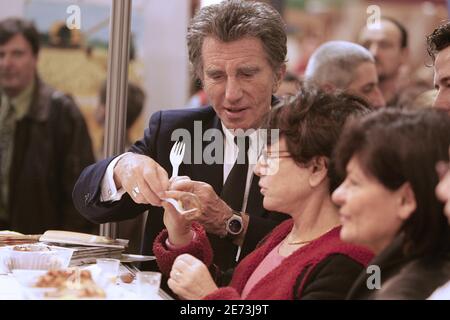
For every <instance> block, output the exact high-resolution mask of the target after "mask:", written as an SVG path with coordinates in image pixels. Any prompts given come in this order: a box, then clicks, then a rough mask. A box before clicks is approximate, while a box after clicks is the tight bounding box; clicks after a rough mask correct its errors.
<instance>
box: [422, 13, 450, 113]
mask: <svg viewBox="0 0 450 320" xmlns="http://www.w3.org/2000/svg"><path fill="white" fill-rule="evenodd" d="M427 43H428V53H429V54H430V56H431V58H432V59H433V63H434V87H435V88H436V90H437V91H438V93H437V96H436V99H435V100H434V104H433V106H434V107H436V108H440V109H443V110H446V111H447V112H448V114H449V115H450V22H447V23H445V24H442V25H440V26H439V27H437V28H436V29H435V30H434V31H433V32H432V33H431V34H430V35H429V36H428V37H427Z"/></svg>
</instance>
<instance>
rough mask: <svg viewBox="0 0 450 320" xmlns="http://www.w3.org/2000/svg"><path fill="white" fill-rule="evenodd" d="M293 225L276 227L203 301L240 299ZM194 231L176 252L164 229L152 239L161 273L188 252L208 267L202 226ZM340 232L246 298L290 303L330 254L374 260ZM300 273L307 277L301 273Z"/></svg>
mask: <svg viewBox="0 0 450 320" xmlns="http://www.w3.org/2000/svg"><path fill="white" fill-rule="evenodd" d="M292 226H293V220H292V219H289V220H287V221H285V222H283V223H282V224H280V225H279V226H278V227H276V228H275V229H274V230H273V231H272V233H271V234H270V235H269V236H268V237H267V239H266V240H265V241H264V243H263V244H262V245H261V246H260V247H258V248H257V249H256V250H254V251H253V252H252V253H250V254H249V255H248V256H247V257H245V258H244V259H243V260H242V261H241V262H240V263H239V264H238V266H237V267H236V269H235V271H234V274H233V279H232V280H231V283H230V286H228V287H222V288H219V289H218V290H216V291H215V292H213V293H211V294H209V295H208V296H206V297H205V299H211V300H219V299H221V300H223V299H241V297H240V294H241V293H242V290H243V289H244V287H245V284H246V283H247V281H248V279H249V277H250V276H251V274H252V273H253V271H254V270H255V268H256V267H257V266H258V265H259V264H260V263H261V261H262V260H263V259H264V257H265V256H266V255H267V254H268V253H269V252H270V251H271V250H272V249H273V248H274V247H275V246H276V245H277V244H279V243H280V242H281V241H282V240H283V239H284V238H285V237H286V236H287V234H288V233H289V232H290V231H291V230H292ZM194 228H195V230H196V232H197V234H198V237H196V239H195V240H194V241H192V242H191V243H190V244H189V245H187V246H186V247H184V248H180V249H177V250H168V249H167V248H166V246H165V240H166V239H167V231H166V230H164V231H162V232H161V233H160V234H159V235H158V237H157V238H156V239H155V242H154V246H153V252H154V253H155V255H156V257H157V261H158V265H159V267H160V269H161V271H162V272H164V273H166V274H169V273H170V269H171V267H172V264H173V261H174V260H175V258H176V257H177V256H178V255H179V254H181V253H190V254H192V255H194V256H196V257H197V258H198V259H200V260H202V261H204V262H205V263H206V265H208V266H209V264H210V263H211V261H212V252H211V247H210V245H209V242H208V239H207V237H206V234H205V232H204V230H203V228H202V227H201V226H199V225H195V226H194ZM339 232H340V227H336V228H334V229H333V230H331V231H329V232H327V233H326V234H324V235H323V236H321V237H320V238H318V239H316V240H314V241H313V242H311V243H310V244H308V245H306V246H303V247H301V248H299V249H298V250H297V251H295V252H294V253H292V254H291V255H290V256H288V257H286V258H285V259H284V260H283V262H282V263H281V264H280V265H279V266H278V267H276V268H275V269H274V270H272V271H271V272H269V273H268V274H267V275H266V276H265V277H263V278H262V279H261V280H260V281H259V282H258V283H257V284H256V285H255V286H254V287H253V289H252V290H251V291H250V292H249V294H248V296H247V297H246V299H249V300H261V299H270V300H291V299H294V297H295V296H296V297H297V298H300V299H301V298H302V293H303V289H304V287H305V284H306V283H307V282H308V280H309V277H310V275H311V274H313V273H314V271H315V267H316V266H317V265H318V264H319V263H321V262H323V261H324V260H325V259H327V258H329V257H330V256H331V255H336V254H340V255H343V256H346V257H348V258H349V259H351V260H353V261H355V262H357V263H359V264H361V267H363V266H366V265H367V263H368V262H369V261H370V260H371V259H372V257H373V255H372V253H371V252H370V251H368V250H366V249H364V248H361V247H358V246H354V245H351V244H347V243H344V242H342V241H341V240H340V239H339ZM305 270H306V271H305ZM303 271H305V272H306V274H303V273H302V272H303ZM341 276H342V275H340V274H339V271H338V270H336V277H341ZM355 277H356V275H355ZM298 279H300V283H297V282H298ZM294 289H296V290H297V293H296V295H294Z"/></svg>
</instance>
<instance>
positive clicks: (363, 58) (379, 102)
mask: <svg viewBox="0 0 450 320" xmlns="http://www.w3.org/2000/svg"><path fill="white" fill-rule="evenodd" d="M305 85H307V86H308V85H315V86H319V87H320V88H322V89H323V90H325V91H327V92H330V91H334V90H342V91H346V92H348V93H351V94H354V95H356V96H359V97H361V98H363V99H365V100H367V102H368V103H369V104H370V105H371V106H372V107H374V108H382V107H385V106H386V103H385V100H384V98H383V95H382V94H381V91H380V88H379V87H378V76H377V71H376V68H375V60H374V58H373V56H372V55H371V54H370V52H369V51H368V50H367V49H365V48H364V47H362V46H360V45H358V44H356V43H352V42H348V41H329V42H325V43H324V44H322V45H321V46H320V47H318V48H317V49H316V51H314V52H313V54H312V55H311V58H310V59H309V61H308V65H307V66H306V70H305Z"/></svg>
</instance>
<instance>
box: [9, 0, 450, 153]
mask: <svg viewBox="0 0 450 320" xmlns="http://www.w3.org/2000/svg"><path fill="white" fill-rule="evenodd" d="M112 1H120V0H70V1H66V0H14V1H10V0H0V19H3V18H6V17H10V16H17V17H24V18H27V19H30V20H33V21H34V22H35V24H36V26H37V28H38V30H39V32H40V34H41V38H42V43H43V45H42V47H43V48H42V50H41V52H40V57H39V73H40V75H41V77H42V78H43V79H44V81H46V82H47V83H49V84H51V85H52V86H54V87H55V88H57V89H59V90H62V91H64V92H66V93H69V94H71V95H72V96H73V97H74V98H75V99H76V101H77V103H78V105H79V107H80V108H81V111H82V112H83V115H84V116H85V118H86V121H87V124H88V127H89V131H90V134H91V138H92V141H93V144H94V148H95V149H96V154H97V156H98V158H101V157H102V152H101V148H102V143H103V129H102V125H101V121H98V106H99V104H100V100H101V99H100V92H101V88H102V86H103V84H104V81H105V79H106V74H107V61H108V60H107V59H108V51H107V50H108V39H109V36H110V35H109V19H110V10H111V3H112ZM214 2H218V1H200V0H165V1H161V0H133V11H132V23H131V32H132V41H131V43H132V45H131V49H130V65H129V81H130V82H132V83H133V84H135V85H136V86H138V87H140V88H141V89H142V90H143V91H144V93H145V103H144V107H143V109H142V112H141V113H140V116H139V117H138V119H137V121H136V122H134V123H133V125H132V127H131V128H130V139H131V140H134V139H137V138H139V137H140V136H141V135H142V133H143V130H144V128H145V127H146V124H147V121H148V119H149V117H150V115H151V114H152V113H153V112H155V111H158V110H161V109H169V108H174V107H183V106H185V107H189V106H194V105H202V104H204V103H205V101H202V100H204V99H205V97H202V96H201V95H198V94H197V95H196V93H197V91H198V90H199V88H198V85H197V84H196V82H195V81H194V80H193V77H192V75H191V73H190V69H189V63H188V58H187V49H186V41H185V36H186V27H187V25H188V23H189V20H190V18H191V17H192V16H193V15H194V14H195V12H196V11H197V10H198V9H199V8H200V7H201V6H203V5H207V4H210V3H214ZM266 2H268V3H271V4H272V5H273V6H274V7H276V8H277V9H278V10H279V11H280V12H281V13H282V15H283V17H284V19H285V21H286V23H287V26H288V34H289V37H288V70H289V71H291V72H292V73H293V74H295V75H297V76H299V77H301V76H302V73H303V71H304V68H305V66H306V63H307V61H308V58H309V56H310V54H311V53H312V51H313V50H314V49H315V48H317V47H318V46H319V45H320V44H321V43H323V42H324V41H328V40H332V39H340V40H348V41H356V40H357V37H358V33H359V32H360V30H361V29H362V28H363V27H364V26H365V24H366V22H367V20H368V18H369V17H370V15H371V12H368V9H370V8H373V7H370V6H373V5H376V6H377V8H379V10H380V13H381V15H386V16H390V17H394V18H396V19H397V20H398V21H400V22H401V23H403V24H404V25H405V26H406V28H407V30H408V33H409V50H410V55H409V60H408V61H407V68H408V74H409V76H410V77H412V78H417V79H421V80H422V81H424V82H426V83H427V84H428V85H429V86H430V88H432V68H429V67H427V65H429V64H430V62H431V61H430V60H429V58H428V56H427V53H426V49H425V36H426V35H427V34H429V33H430V32H431V31H432V30H433V29H434V28H435V27H436V26H437V25H438V24H440V23H442V22H443V21H445V20H447V19H448V8H449V4H448V2H447V1H446V0H433V1H421V0H385V1H382V0H378V1H364V0H272V1H269V0H267V1H266ZM71 5H77V6H79V8H80V22H81V25H80V29H72V30H70V29H69V28H67V26H66V20H67V18H68V17H69V16H70V13H68V12H67V8H68V7H69V6H71Z"/></svg>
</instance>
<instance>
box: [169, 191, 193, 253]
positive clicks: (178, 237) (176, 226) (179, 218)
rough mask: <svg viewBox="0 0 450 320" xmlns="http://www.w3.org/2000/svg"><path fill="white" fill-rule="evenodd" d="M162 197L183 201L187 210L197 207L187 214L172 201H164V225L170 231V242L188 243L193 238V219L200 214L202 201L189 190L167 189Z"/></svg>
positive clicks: (180, 244)
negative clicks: (179, 210) (172, 203)
mask: <svg viewBox="0 0 450 320" xmlns="http://www.w3.org/2000/svg"><path fill="white" fill-rule="evenodd" d="M162 198H173V199H175V200H178V201H180V202H181V204H182V206H183V208H184V209H185V210H189V209H197V210H194V211H191V212H189V213H186V214H180V213H179V212H178V211H177V210H176V209H175V208H174V207H173V206H172V205H171V204H170V203H168V202H165V201H163V202H162V206H163V208H164V218H163V221H164V225H165V226H166V228H167V231H168V233H169V242H170V243H171V244H173V245H175V246H183V245H187V244H188V243H189V242H190V241H191V240H192V238H193V233H192V231H191V225H192V220H193V219H195V217H196V216H197V215H198V214H199V212H200V210H199V208H200V202H199V200H198V198H197V197H196V196H195V195H194V194H192V193H189V192H183V191H166V192H164V193H163V194H162Z"/></svg>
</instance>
